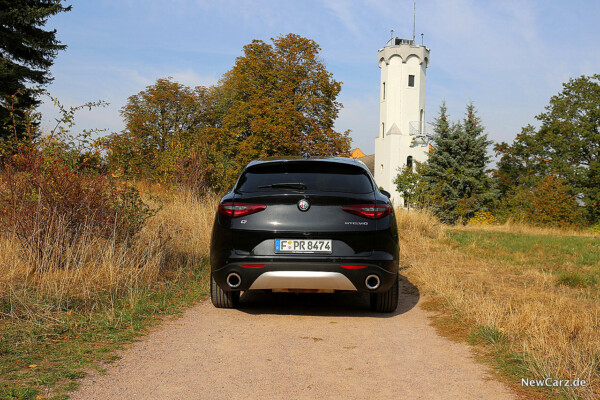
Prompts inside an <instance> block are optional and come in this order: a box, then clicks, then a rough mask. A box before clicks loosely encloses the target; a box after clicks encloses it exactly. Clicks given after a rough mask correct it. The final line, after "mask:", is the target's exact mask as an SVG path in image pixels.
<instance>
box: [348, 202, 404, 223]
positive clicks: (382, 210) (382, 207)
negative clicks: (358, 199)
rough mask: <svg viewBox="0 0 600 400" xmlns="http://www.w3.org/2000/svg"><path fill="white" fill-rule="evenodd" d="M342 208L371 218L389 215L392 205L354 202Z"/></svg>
mask: <svg viewBox="0 0 600 400" xmlns="http://www.w3.org/2000/svg"><path fill="white" fill-rule="evenodd" d="M342 210H344V211H346V212H349V213H350V214H354V215H359V216H361V217H365V218H369V219H379V218H383V217H385V216H386V215H389V214H390V213H391V212H392V207H390V206H389V205H387V204H353V205H351V206H342Z"/></svg>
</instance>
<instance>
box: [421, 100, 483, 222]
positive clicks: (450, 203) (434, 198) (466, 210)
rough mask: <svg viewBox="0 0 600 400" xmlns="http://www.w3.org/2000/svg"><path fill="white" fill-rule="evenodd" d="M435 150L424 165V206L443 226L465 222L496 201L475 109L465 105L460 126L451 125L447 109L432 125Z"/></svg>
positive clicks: (471, 105)
mask: <svg viewBox="0 0 600 400" xmlns="http://www.w3.org/2000/svg"><path fill="white" fill-rule="evenodd" d="M432 140H433V143H434V149H433V150H432V152H431V153H430V155H429V159H428V161H427V162H426V163H425V164H424V165H423V170H422V174H421V175H422V180H423V202H424V204H426V205H427V206H429V207H430V208H431V209H432V210H433V212H434V213H435V214H436V215H437V216H438V217H439V218H440V219H441V220H442V221H444V222H446V223H456V222H457V220H458V219H459V218H462V219H463V220H464V221H465V222H466V221H468V220H469V219H470V218H471V217H472V216H473V215H474V214H475V213H476V212H477V211H479V210H485V209H486V208H487V206H489V205H490V204H491V202H492V201H493V200H494V198H495V193H494V191H493V190H492V188H491V182H490V179H489V177H488V176H487V174H486V170H485V167H486V164H487V162H488V161H489V156H488V154H487V146H488V145H490V144H491V142H490V141H488V139H487V135H486V134H485V133H484V127H483V126H482V125H481V120H480V118H479V117H477V115H476V110H475V106H474V105H473V104H472V103H471V104H469V105H467V108H466V115H465V118H464V119H463V121H462V123H455V124H452V125H450V123H449V121H448V115H447V109H446V105H445V104H442V106H441V107H440V115H439V117H438V118H437V119H436V120H435V123H434V135H433V138H432Z"/></svg>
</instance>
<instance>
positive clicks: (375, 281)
mask: <svg viewBox="0 0 600 400" xmlns="http://www.w3.org/2000/svg"><path fill="white" fill-rule="evenodd" d="M380 283H381V281H380V280H379V277H378V276H377V275H369V276H367V279H365V286H366V287H367V289H369V290H375V289H377V288H378V287H379V284H380Z"/></svg>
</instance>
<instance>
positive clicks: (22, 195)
mask: <svg viewBox="0 0 600 400" xmlns="http://www.w3.org/2000/svg"><path fill="white" fill-rule="evenodd" d="M44 145H45V143H44V142H43V141H42V142H39V143H37V146H36V145H33V144H31V143H24V142H20V143H17V144H14V146H13V147H12V150H13V151H12V154H11V155H10V156H8V157H5V159H4V162H3V166H2V170H1V171H0V211H1V212H0V228H1V229H2V230H3V231H5V232H10V233H13V234H15V235H16V236H17V237H18V239H19V241H20V242H21V244H22V245H23V247H24V248H26V249H28V251H29V252H30V253H34V254H36V259H38V260H39V261H42V260H43V259H44V257H45V255H44V254H43V253H42V250H41V249H44V248H47V246H46V242H49V241H50V243H53V244H54V246H56V247H58V248H63V249H64V248H66V247H68V246H69V245H71V244H72V243H73V241H74V240H76V239H77V238H78V237H81V236H82V235H84V234H85V235H92V236H96V237H105V238H108V237H111V236H112V235H116V237H117V238H119V239H125V238H127V237H129V236H132V235H135V234H136V233H137V232H139V230H140V229H141V228H142V226H143V225H144V223H145V221H146V220H147V219H148V218H149V217H150V216H151V215H152V214H153V210H151V209H150V208H149V207H148V206H147V205H145V204H144V203H143V201H142V200H141V198H140V195H139V193H138V192H137V191H136V190H135V189H134V188H131V187H127V186H125V185H118V184H116V183H115V182H112V181H111V180H110V179H109V178H108V176H107V175H106V174H104V173H100V172H95V171H83V170H82V168H81V167H80V166H78V165H77V164H75V165H73V162H72V161H73V160H72V159H71V155H69V154H67V153H65V152H64V151H62V150H61V149H60V148H57V147H55V146H44ZM59 232H60V234H59Z"/></svg>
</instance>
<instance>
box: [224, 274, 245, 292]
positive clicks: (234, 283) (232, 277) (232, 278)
mask: <svg viewBox="0 0 600 400" xmlns="http://www.w3.org/2000/svg"><path fill="white" fill-rule="evenodd" d="M241 284H242V277H241V276H239V275H238V274H236V273H235V272H232V273H230V274H229V275H227V286H229V287H230V288H232V289H235V288H237V287H239V286H240V285H241Z"/></svg>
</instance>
